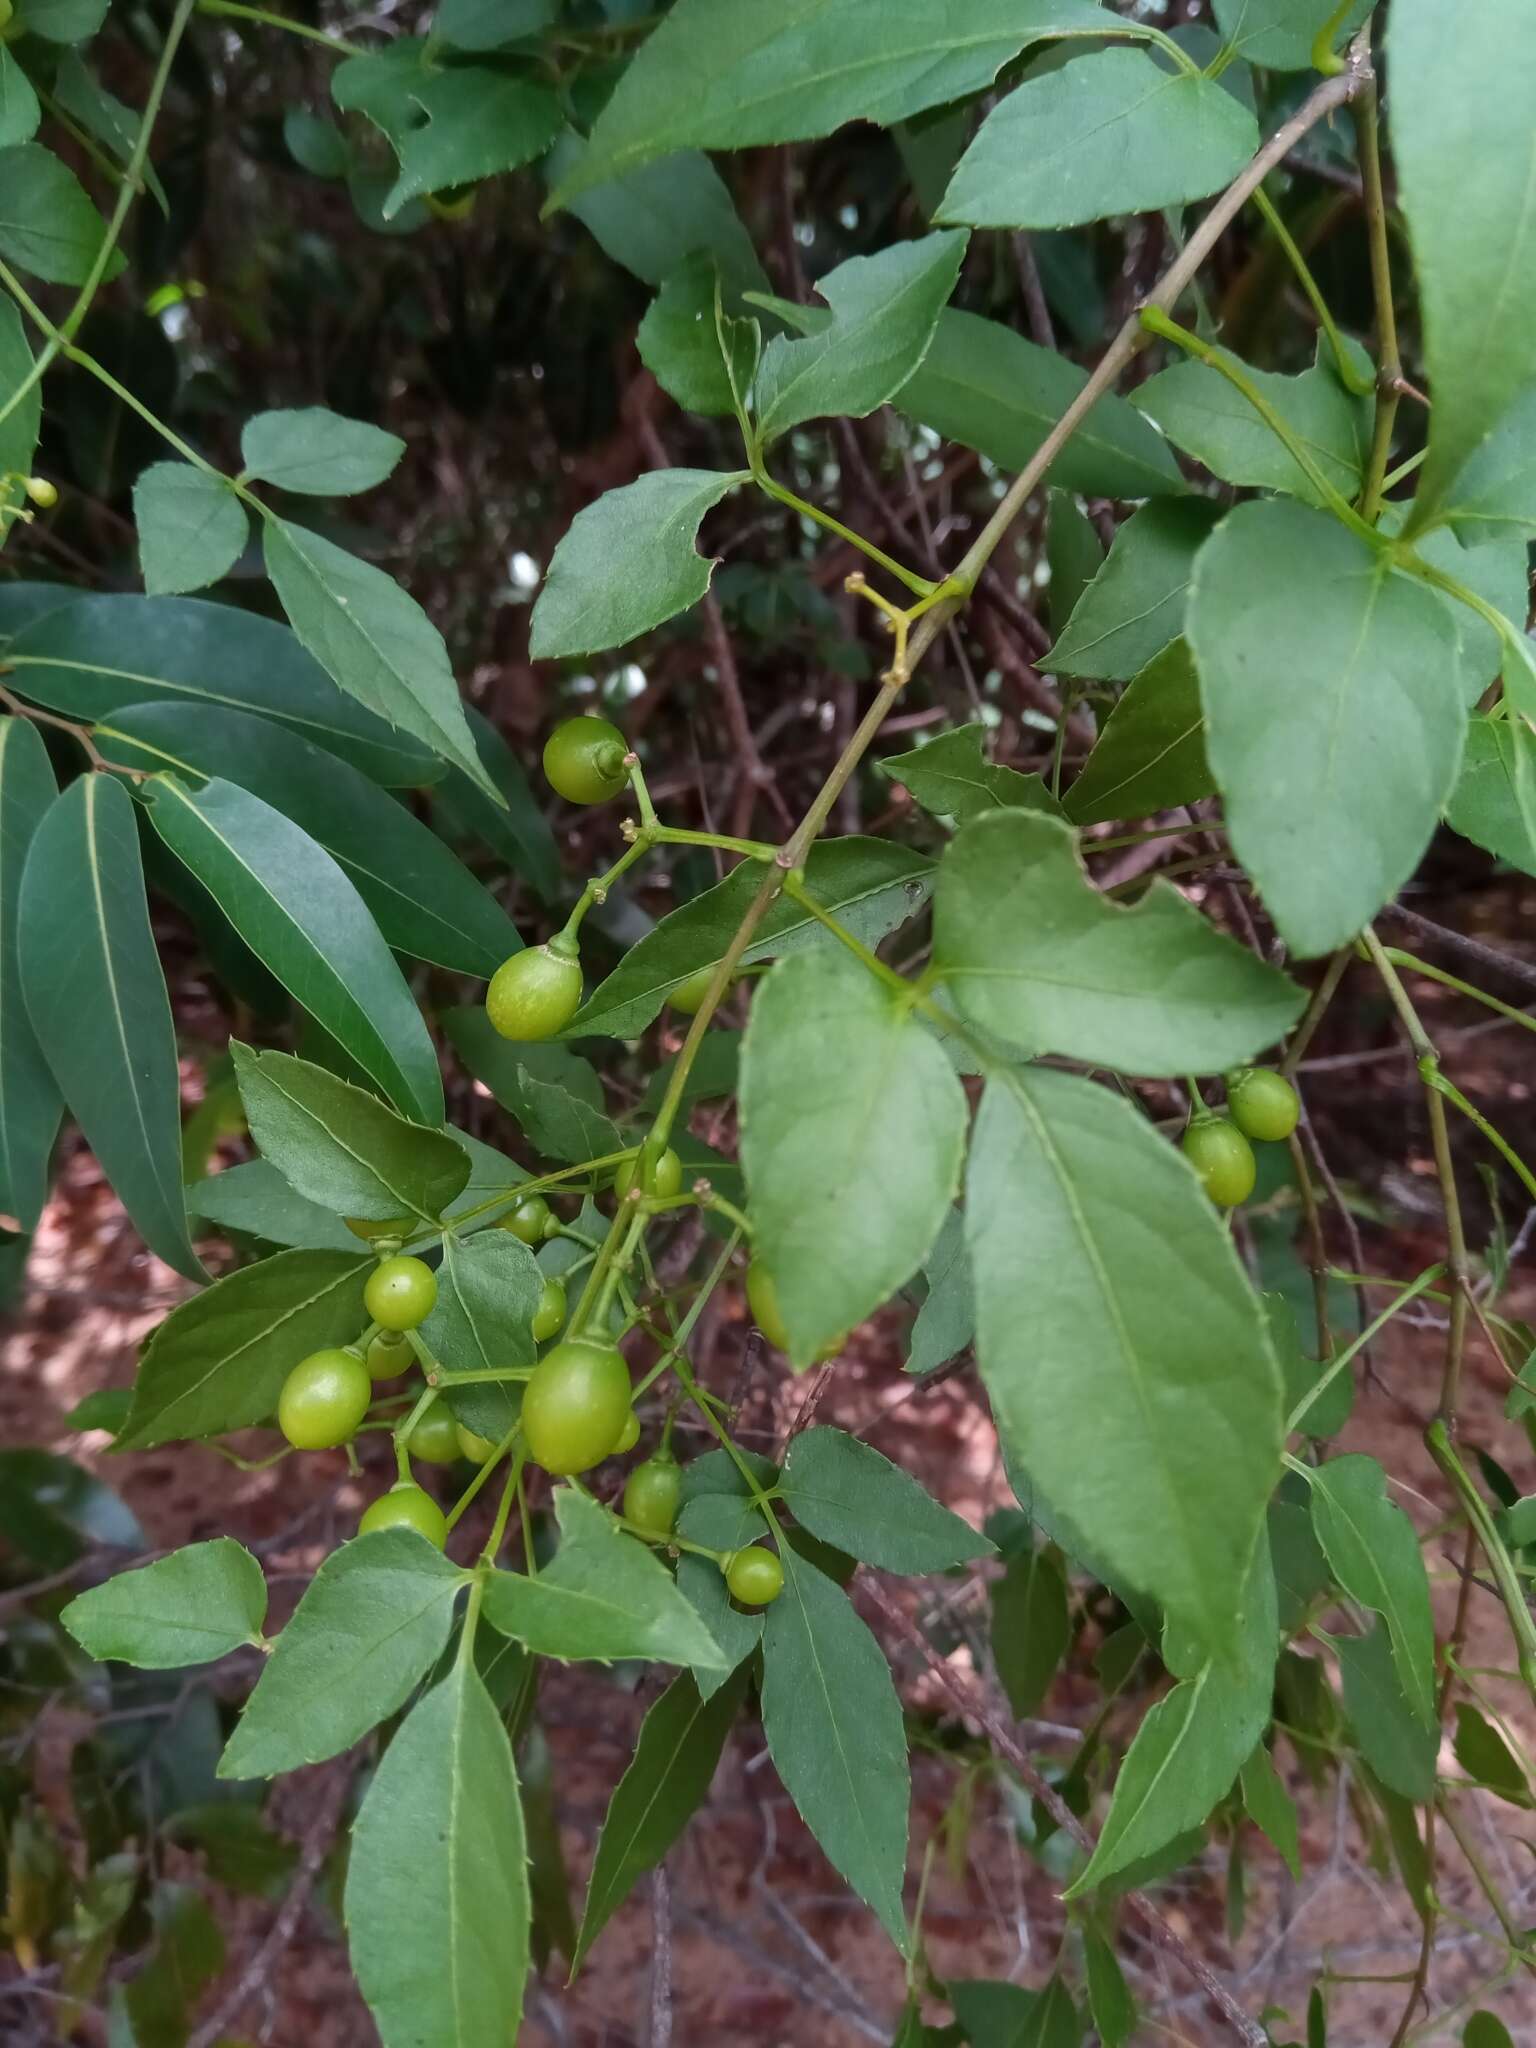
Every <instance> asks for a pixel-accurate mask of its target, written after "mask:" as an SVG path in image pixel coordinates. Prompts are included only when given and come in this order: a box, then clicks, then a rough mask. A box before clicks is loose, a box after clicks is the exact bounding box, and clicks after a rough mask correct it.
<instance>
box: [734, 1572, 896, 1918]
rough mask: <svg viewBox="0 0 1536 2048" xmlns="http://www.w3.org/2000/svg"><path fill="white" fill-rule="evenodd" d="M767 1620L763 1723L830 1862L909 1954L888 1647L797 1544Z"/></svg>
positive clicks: (777, 1763) (777, 1765)
mask: <svg viewBox="0 0 1536 2048" xmlns="http://www.w3.org/2000/svg"><path fill="white" fill-rule="evenodd" d="M783 1564H784V1590H783V1592H782V1593H781V1594H780V1596H779V1598H778V1599H777V1600H775V1601H774V1603H773V1605H772V1606H771V1607H770V1608H769V1610H768V1615H767V1620H766V1622H765V1624H764V1629H763V1687H762V1693H763V1733H764V1735H765V1736H766V1737H767V1739H768V1750H769V1754H770V1755H771V1756H772V1758H773V1766H774V1769H775V1770H776V1771H777V1772H778V1774H779V1776H780V1778H781V1779H782V1780H783V1783H784V1789H785V1790H786V1791H787V1792H788V1794H789V1796H790V1798H791V1799H793V1801H794V1802H795V1806H796V1808H797V1809H798V1811H799V1814H800V1818H801V1819H802V1820H803V1821H804V1822H805V1824H806V1826H807V1827H808V1828H809V1829H810V1831H811V1833H812V1834H813V1835H814V1836H815V1837H816V1839H817V1841H818V1842H819V1843H820V1844H821V1846H822V1848H823V1849H824V1850H825V1852H826V1855H827V1858H828V1860H829V1862H831V1863H832V1864H833V1866H834V1867H835V1868H836V1869H837V1870H838V1871H839V1872H840V1873H841V1874H842V1876H843V1877H844V1878H846V1879H847V1881H848V1883H849V1884H850V1885H852V1887H853V1889H854V1890H855V1891H856V1892H857V1893H858V1895H859V1897H860V1898H861V1899H863V1901H864V1903H865V1904H866V1905H867V1906H869V1907H870V1908H871V1910H872V1911H873V1912H874V1914H875V1915H876V1917H877V1918H878V1919H879V1921H880V1924H881V1925H882V1926H883V1927H884V1929H885V1931H886V1933H887V1934H889V1936H890V1937H891V1940H892V1941H893V1942H895V1944H896V1946H897V1947H898V1948H899V1949H900V1950H901V1951H902V1952H903V1954H905V1952H906V1949H907V1926H906V1920H905V1917H904V1915H903V1912H902V1903H901V1888H902V1878H903V1876H904V1874H905V1869H906V1858H907V1809H908V1806H909V1804H910V1802H911V1776H910V1772H909V1770H908V1765H907V1738H906V1730H905V1729H904V1727H903V1726H902V1718H901V1702H900V1701H899V1700H898V1698H897V1697H896V1688H895V1686H894V1685H893V1684H892V1682H891V1673H890V1668H889V1666H888V1665H887V1664H886V1661H885V1656H884V1653H883V1652H882V1651H881V1648H880V1646H879V1644H878V1643H877V1642H876V1641H875V1639H874V1637H873V1636H872V1635H871V1634H870V1632H869V1630H868V1629H867V1628H866V1627H865V1626H864V1623H863V1622H862V1621H861V1620H860V1619H859V1617H858V1615H857V1614H856V1613H855V1612H854V1609H853V1605H852V1603H851V1602H850V1600H849V1598H848V1596H847V1594H846V1593H844V1592H843V1591H842V1590H841V1589H840V1588H839V1587H837V1586H835V1585H834V1584H833V1583H832V1581H831V1580H830V1579H829V1578H826V1577H824V1576H823V1575H822V1573H820V1572H819V1571H817V1570H816V1568H815V1566H814V1565H810V1564H807V1563H806V1562H805V1561H804V1559H803V1558H801V1557H800V1556H799V1555H798V1553H797V1552H795V1551H794V1550H793V1549H786V1550H785V1551H784V1552H783Z"/></svg>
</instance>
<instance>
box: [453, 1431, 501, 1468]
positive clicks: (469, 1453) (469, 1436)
mask: <svg viewBox="0 0 1536 2048" xmlns="http://www.w3.org/2000/svg"><path fill="white" fill-rule="evenodd" d="M458 1438H459V1455H460V1457H463V1458H468V1460H469V1462H470V1464H471V1465H483V1464H485V1463H486V1462H487V1460H488V1459H489V1458H490V1457H491V1455H492V1453H493V1452H494V1451H495V1449H496V1446H495V1445H494V1444H493V1443H492V1442H491V1440H490V1438H489V1437H488V1436H476V1434H475V1432H474V1431H473V1430H472V1429H466V1428H465V1427H464V1425H463V1423H462V1422H461V1423H460V1424H459V1426H458Z"/></svg>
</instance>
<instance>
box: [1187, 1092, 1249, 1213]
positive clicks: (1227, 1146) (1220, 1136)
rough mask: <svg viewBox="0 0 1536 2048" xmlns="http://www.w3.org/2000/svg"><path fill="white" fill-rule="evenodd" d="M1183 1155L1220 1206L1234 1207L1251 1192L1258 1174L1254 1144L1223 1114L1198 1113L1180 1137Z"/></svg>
mask: <svg viewBox="0 0 1536 2048" xmlns="http://www.w3.org/2000/svg"><path fill="white" fill-rule="evenodd" d="M1182 1145H1183V1151H1184V1156H1185V1158H1186V1159H1187V1160H1188V1161H1189V1163H1190V1165H1191V1166H1193V1168H1194V1169H1195V1171H1196V1173H1198V1174H1199V1176H1200V1183H1201V1185H1202V1187H1203V1188H1204V1189H1205V1192H1206V1193H1207V1194H1208V1195H1209V1196H1210V1198H1211V1200H1212V1201H1213V1202H1214V1203H1215V1204H1216V1205H1217V1207H1218V1208H1221V1209H1235V1208H1236V1207H1237V1205H1238V1203H1239V1202H1246V1201H1247V1199H1248V1197H1249V1196H1250V1195H1251V1194H1252V1193H1253V1183H1254V1181H1255V1179H1256V1178H1257V1176H1258V1167H1257V1165H1256V1164H1255V1162H1254V1157H1253V1147H1252V1146H1251V1145H1250V1144H1249V1142H1248V1140H1247V1139H1246V1138H1245V1137H1244V1136H1243V1134H1242V1132H1241V1131H1240V1130H1238V1128H1237V1126H1236V1125H1235V1124H1231V1123H1229V1122H1228V1121H1227V1119H1226V1118H1225V1117H1224V1116H1211V1115H1206V1116H1197V1117H1196V1118H1195V1120H1194V1121H1193V1123H1191V1125H1190V1127H1189V1129H1188V1130H1187V1131H1186V1132H1185V1133H1184V1137H1183V1140H1182Z"/></svg>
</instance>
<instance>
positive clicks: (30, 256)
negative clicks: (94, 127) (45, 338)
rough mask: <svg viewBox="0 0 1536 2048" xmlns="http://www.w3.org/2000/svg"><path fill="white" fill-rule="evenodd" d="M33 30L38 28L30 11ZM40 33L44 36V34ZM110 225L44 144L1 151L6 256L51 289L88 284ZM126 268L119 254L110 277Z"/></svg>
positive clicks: (1, 243)
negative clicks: (64, 285) (49, 285)
mask: <svg viewBox="0 0 1536 2048" xmlns="http://www.w3.org/2000/svg"><path fill="white" fill-rule="evenodd" d="M27 26H28V27H29V28H32V27H34V26H35V24H34V22H33V20H32V18H31V13H30V11H29V14H28V21H27ZM39 33H42V31H41V30H39ZM106 232H107V224H106V222H105V221H104V220H103V219H102V217H101V215H100V214H99V213H98V212H97V211H96V209H95V207H94V206H92V204H91V202H90V200H89V199H88V198H87V197H86V194H85V188H84V186H82V185H81V183H80V181H79V180H78V179H77V178H76V176H75V174H74V172H73V171H69V170H66V169H65V167H64V165H63V164H61V163H60V162H59V160H58V158H57V157H56V156H55V155H54V154H53V153H52V151H51V150H47V149H44V148H43V146H42V144H41V143H40V142H23V143H20V144H19V145H18V146H17V147H16V148H14V149H5V150H0V256H3V257H4V258H5V259H6V261H7V262H8V263H14V264H15V266H16V268H17V269H18V270H22V271H26V272H28V273H30V275H31V276H33V277H40V278H42V279H44V280H45V282H47V283H48V284H84V282H85V280H86V278H87V277H88V276H89V275H90V272H91V268H92V266H93V264H94V263H95V261H96V257H97V254H98V252H99V251H100V248H101V245H102V242H103V240H104V239H105V237H106ZM122 267H123V256H122V251H121V250H119V249H114V250H113V252H112V254H111V256H110V258H109V259H108V262H107V267H106V271H105V273H104V274H105V276H106V277H107V278H114V277H116V276H117V274H118V272H119V271H120V270H121V269H122Z"/></svg>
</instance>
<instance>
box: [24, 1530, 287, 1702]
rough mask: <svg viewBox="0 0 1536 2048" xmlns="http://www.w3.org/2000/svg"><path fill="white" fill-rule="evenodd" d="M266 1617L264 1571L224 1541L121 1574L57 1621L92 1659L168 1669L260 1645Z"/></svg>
mask: <svg viewBox="0 0 1536 2048" xmlns="http://www.w3.org/2000/svg"><path fill="white" fill-rule="evenodd" d="M266 1612H267V1582H266V1580H265V1579H264V1578H263V1576H262V1571H261V1566H260V1565H259V1564H258V1563H257V1562H256V1560H255V1558H254V1557H252V1556H251V1553H250V1552H249V1551H248V1550H243V1549H242V1548H241V1547H240V1545H239V1544H238V1543H235V1542H233V1541H232V1540H231V1539H230V1538H229V1537H228V1536H218V1537H215V1539H214V1540H213V1541H212V1542H211V1543H189V1544H188V1545H187V1546H186V1547H185V1548H184V1549H182V1550H173V1551H172V1552H171V1554H170V1556H169V1557H162V1558H158V1559H157V1560H156V1561H155V1563H153V1564H147V1565H143V1566H141V1567H140V1568H139V1569H138V1570H137V1571H131V1572H119V1573H118V1575H117V1577H116V1578H115V1579H108V1580H107V1582H106V1584H105V1585H104V1586H93V1587H92V1588H91V1590H90V1591H89V1592H88V1593H82V1594H80V1595H79V1597H78V1598H77V1599H74V1600H71V1601H70V1603H69V1605H68V1606H67V1607H66V1608H65V1609H64V1612H63V1613H62V1615H61V1616H60V1617H59V1619H60V1620H61V1621H62V1622H63V1624H64V1626H65V1627H66V1628H67V1629H68V1630H69V1632H70V1634H71V1635H72V1636H73V1637H74V1639H75V1641H76V1642H77V1643H78V1644H79V1645H80V1647H81V1649H82V1650H84V1651H85V1653H86V1655H87V1656H90V1657H95V1658H98V1659H100V1660H102V1661H105V1660H106V1659H107V1658H112V1659H114V1660H115V1661H117V1662H118V1663H122V1664H135V1665H137V1666H138V1667H139V1669H140V1670H142V1671H170V1670H175V1669H177V1668H178V1667H179V1666H182V1665H186V1664H211V1663H213V1662H214V1660H215V1659H216V1658H219V1657H225V1656H227V1655H228V1654H229V1652H230V1651H231V1650H238V1649H240V1648H241V1647H242V1645H244V1644H246V1643H252V1642H256V1641H259V1639H260V1636H261V1624H262V1622H263V1620H264V1619H265V1618H266Z"/></svg>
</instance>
